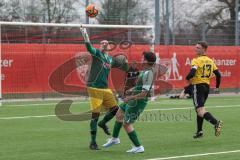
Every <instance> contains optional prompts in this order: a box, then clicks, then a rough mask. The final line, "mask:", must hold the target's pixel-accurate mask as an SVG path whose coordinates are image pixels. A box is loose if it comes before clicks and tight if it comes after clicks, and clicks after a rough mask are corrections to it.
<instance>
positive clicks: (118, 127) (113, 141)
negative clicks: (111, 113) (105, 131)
mask: <svg viewBox="0 0 240 160" xmlns="http://www.w3.org/2000/svg"><path fill="white" fill-rule="evenodd" d="M125 107H126V104H124V103H123V104H121V105H120V106H119V109H118V111H117V113H116V121H115V124H114V128H113V135H112V138H110V139H108V141H107V143H105V144H103V147H105V148H107V147H110V146H112V145H114V144H119V143H120V139H119V138H118V137H119V133H120V130H121V128H122V125H123V115H124V110H125Z"/></svg>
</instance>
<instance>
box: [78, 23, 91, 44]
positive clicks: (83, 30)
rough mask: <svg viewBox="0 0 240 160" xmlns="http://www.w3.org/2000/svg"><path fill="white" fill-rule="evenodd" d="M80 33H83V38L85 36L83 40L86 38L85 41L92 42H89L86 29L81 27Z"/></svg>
mask: <svg viewBox="0 0 240 160" xmlns="http://www.w3.org/2000/svg"><path fill="white" fill-rule="evenodd" d="M80 31H81V33H82V36H83V38H84V41H85V42H88V43H90V40H89V37H88V34H87V30H86V28H83V27H82V26H81V27H80Z"/></svg>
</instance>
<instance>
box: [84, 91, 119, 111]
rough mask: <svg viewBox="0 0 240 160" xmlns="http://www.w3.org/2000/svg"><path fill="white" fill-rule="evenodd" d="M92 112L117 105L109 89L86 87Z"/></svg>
mask: <svg viewBox="0 0 240 160" xmlns="http://www.w3.org/2000/svg"><path fill="white" fill-rule="evenodd" d="M87 91H88V95H89V98H90V106H91V110H92V112H100V111H101V110H102V109H109V108H112V107H114V106H117V101H116V98H115V96H114V95H113V92H112V90H111V89H100V88H92V87H88V88H87Z"/></svg>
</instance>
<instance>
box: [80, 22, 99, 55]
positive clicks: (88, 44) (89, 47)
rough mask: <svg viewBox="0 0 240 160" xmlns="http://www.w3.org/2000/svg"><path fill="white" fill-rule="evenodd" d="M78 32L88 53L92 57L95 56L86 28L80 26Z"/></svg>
mask: <svg viewBox="0 0 240 160" xmlns="http://www.w3.org/2000/svg"><path fill="white" fill-rule="evenodd" d="M80 31H81V33H82V36H83V39H84V42H85V45H86V48H87V50H88V52H89V53H90V54H92V55H96V54H97V52H96V49H95V48H94V47H93V46H92V45H91V42H90V40H89V36H88V33H87V30H86V28H83V27H82V26H81V27H80Z"/></svg>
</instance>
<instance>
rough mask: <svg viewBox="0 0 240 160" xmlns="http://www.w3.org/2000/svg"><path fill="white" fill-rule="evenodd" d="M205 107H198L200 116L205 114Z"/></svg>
mask: <svg viewBox="0 0 240 160" xmlns="http://www.w3.org/2000/svg"><path fill="white" fill-rule="evenodd" d="M205 112H206V111H205V109H204V107H199V108H197V115H198V116H200V117H203V115H204V114H205Z"/></svg>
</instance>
